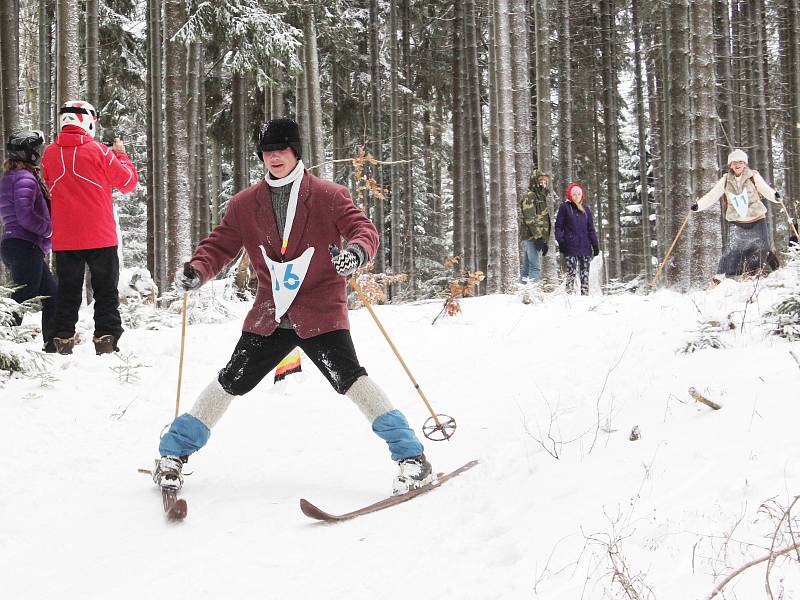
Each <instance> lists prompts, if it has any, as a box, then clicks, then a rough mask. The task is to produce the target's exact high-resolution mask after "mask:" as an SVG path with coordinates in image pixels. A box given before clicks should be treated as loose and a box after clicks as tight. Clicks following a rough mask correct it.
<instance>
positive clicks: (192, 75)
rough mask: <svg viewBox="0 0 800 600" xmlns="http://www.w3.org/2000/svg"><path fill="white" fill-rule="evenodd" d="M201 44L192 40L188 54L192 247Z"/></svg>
mask: <svg viewBox="0 0 800 600" xmlns="http://www.w3.org/2000/svg"><path fill="white" fill-rule="evenodd" d="M198 46H199V44H198V43H197V42H191V43H190V44H189V46H188V48H187V56H186V62H187V65H186V67H187V68H186V119H187V122H189V123H191V124H192V127H189V130H188V131H187V132H186V154H187V163H188V167H189V198H190V200H191V204H190V206H189V209H190V211H191V223H190V231H191V232H192V247H194V246H196V245H197V242H199V241H200V239H199V236H200V218H199V217H200V215H199V213H198V210H197V195H198V194H197V160H198V157H197V143H198V142H197V140H198V138H199V137H202V135H203V134H202V133H201V132H200V131H199V130H198V128H197V127H196V124H197V119H198V116H199V112H198V109H197V105H198V102H199V100H200V86H199V85H198V81H199V78H200V73H199V64H198V61H197V49H198Z"/></svg>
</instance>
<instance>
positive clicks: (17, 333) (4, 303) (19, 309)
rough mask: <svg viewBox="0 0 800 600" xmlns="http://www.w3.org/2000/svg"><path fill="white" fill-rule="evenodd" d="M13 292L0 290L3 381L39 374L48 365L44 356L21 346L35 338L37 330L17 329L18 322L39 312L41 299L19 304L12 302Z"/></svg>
mask: <svg viewBox="0 0 800 600" xmlns="http://www.w3.org/2000/svg"><path fill="white" fill-rule="evenodd" d="M15 289H16V288H9V287H4V286H0V371H3V372H4V378H5V377H8V376H10V374H12V373H36V372H40V371H41V370H42V369H43V368H44V365H45V364H46V362H47V360H46V358H45V355H44V354H42V353H40V352H35V351H33V350H30V349H29V348H24V347H22V346H21V344H22V343H25V342H30V341H32V340H33V339H34V338H35V337H36V334H37V333H38V331H37V329H36V328H32V327H29V326H22V327H17V326H16V322H17V319H18V318H19V317H21V316H22V315H24V314H25V313H28V312H34V311H37V310H41V298H40V297H36V298H31V299H30V300H26V301H25V302H23V303H22V304H19V303H18V302H15V301H14V300H13V299H12V298H11V296H12V294H13V293H14V291H15Z"/></svg>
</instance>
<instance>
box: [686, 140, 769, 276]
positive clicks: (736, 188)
mask: <svg viewBox="0 0 800 600" xmlns="http://www.w3.org/2000/svg"><path fill="white" fill-rule="evenodd" d="M778 198H780V195H779V194H778V192H776V191H775V190H773V189H772V188H771V187H770V186H769V185H768V184H767V182H766V181H764V178H763V177H761V175H759V174H758V171H754V170H752V169H751V168H750V167H749V166H748V164H747V154H745V152H744V151H742V150H739V149H736V150H734V151H733V152H731V153H730V154H729V155H728V172H727V173H725V174H724V175H723V176H722V177H721V178H720V179H719V181H717V183H716V185H715V186H714V187H713V188H711V190H710V191H709V192H708V193H707V194H706V195H705V196H703V197H702V198H700V199H699V200H697V202H695V203H694V204H692V207H691V208H692V210H694V211H698V210H706V209H707V208H711V207H712V206H714V205H715V204H716V203H717V202H718V201H719V200H720V199H721V200H723V212H724V215H725V220H726V221H727V222H728V224H729V226H730V229H729V230H728V247H727V248H726V249H725V251H724V252H723V254H722V257H721V258H720V260H719V267H717V274H716V275H715V276H714V280H713V282H712V283H714V284H717V283H719V282H720V281H722V279H723V278H724V277H725V276H728V277H734V276H737V275H743V274H744V275H752V274H754V273H756V272H758V271H760V270H761V269H763V268H764V265H766V264H767V261H768V257H769V255H770V254H771V251H772V248H771V244H770V235H769V227H768V224H767V207H766V205H765V204H764V202H763V200H764V199H766V200H768V201H770V202H773V203H775V204H780V202H779V200H778Z"/></svg>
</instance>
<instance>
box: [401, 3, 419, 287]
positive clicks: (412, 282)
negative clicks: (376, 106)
mask: <svg viewBox="0 0 800 600" xmlns="http://www.w3.org/2000/svg"><path fill="white" fill-rule="evenodd" d="M401 7H402V29H403V73H404V75H403V83H404V84H405V88H406V89H405V90H404V93H403V136H404V146H405V148H404V152H403V153H404V156H405V160H406V161H407V162H406V163H405V169H404V173H403V195H404V196H405V197H404V198H403V206H404V211H403V212H404V216H405V219H404V221H405V229H404V233H405V235H404V236H403V244H404V250H405V257H404V261H403V262H404V263H405V265H406V272H407V273H408V287H409V289H410V290H411V293H412V295H413V294H415V293H416V289H417V281H416V278H417V277H416V262H417V255H416V248H415V246H416V235H415V226H414V221H415V214H414V213H415V202H414V200H415V199H414V162H413V158H414V146H413V140H414V99H413V93H412V90H413V89H414V70H413V67H412V62H411V2H410V0H402V4H401Z"/></svg>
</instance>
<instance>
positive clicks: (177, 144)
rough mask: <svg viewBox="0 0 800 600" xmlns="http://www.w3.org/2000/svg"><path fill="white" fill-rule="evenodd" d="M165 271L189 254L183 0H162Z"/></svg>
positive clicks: (176, 267)
mask: <svg viewBox="0 0 800 600" xmlns="http://www.w3.org/2000/svg"><path fill="white" fill-rule="evenodd" d="M163 8H164V19H163V24H164V100H165V111H164V117H165V118H164V122H165V133H166V135H165V139H166V144H165V150H166V163H167V172H166V198H167V202H166V209H167V211H166V212H167V215H166V216H167V272H169V273H176V272H177V271H178V269H179V268H180V267H181V264H182V262H183V261H184V260H187V259H188V258H189V257H190V255H191V245H190V242H191V230H190V222H191V221H190V217H191V215H190V209H189V207H190V203H189V167H188V164H187V157H186V146H187V139H186V131H187V121H186V93H185V89H186V46H185V45H184V44H183V43H182V42H180V41H176V40H175V39H174V36H175V34H176V33H177V32H178V30H179V29H180V28H181V27H182V26H183V25H184V23H185V22H186V6H185V4H184V2H183V0H163Z"/></svg>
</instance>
